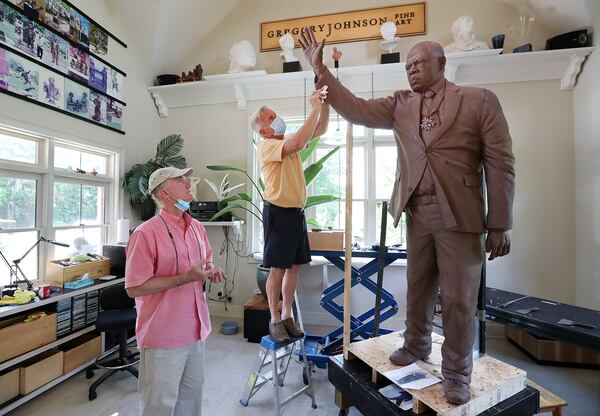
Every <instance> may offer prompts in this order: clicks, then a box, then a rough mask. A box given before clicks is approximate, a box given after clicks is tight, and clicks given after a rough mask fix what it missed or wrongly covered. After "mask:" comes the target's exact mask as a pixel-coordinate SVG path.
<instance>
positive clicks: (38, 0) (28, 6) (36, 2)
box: [16, 0, 45, 20]
mask: <svg viewBox="0 0 600 416" xmlns="http://www.w3.org/2000/svg"><path fill="white" fill-rule="evenodd" d="M16 4H17V6H19V7H20V8H21V9H23V13H25V16H27V17H28V18H30V19H31V20H42V16H43V14H44V4H45V0H17V3H16Z"/></svg>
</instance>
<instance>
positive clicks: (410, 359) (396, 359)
mask: <svg viewBox="0 0 600 416" xmlns="http://www.w3.org/2000/svg"><path fill="white" fill-rule="evenodd" d="M422 358H424V357H417V356H416V355H412V354H411V353H410V352H408V351H407V350H406V349H404V348H398V349H397V350H396V351H394V352H393V353H391V354H390V361H391V362H392V364H395V365H399V366H402V367H404V366H407V365H411V364H412V363H414V362H417V361H419V360H420V359H422Z"/></svg>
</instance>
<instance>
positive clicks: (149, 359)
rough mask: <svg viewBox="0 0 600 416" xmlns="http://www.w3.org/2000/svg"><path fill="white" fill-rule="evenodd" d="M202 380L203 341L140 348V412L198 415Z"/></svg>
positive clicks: (160, 415) (146, 414)
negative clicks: (174, 345)
mask: <svg viewBox="0 0 600 416" xmlns="http://www.w3.org/2000/svg"><path fill="white" fill-rule="evenodd" d="M203 383H204V341H198V342H194V343H192V344H190V345H186V346H184V347H181V348H175V349H162V348H143V349H141V355H140V374H139V392H140V396H141V398H140V400H141V401H140V416H200V415H201V414H202V386H203Z"/></svg>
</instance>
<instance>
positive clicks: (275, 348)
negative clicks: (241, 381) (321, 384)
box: [240, 335, 317, 416]
mask: <svg viewBox="0 0 600 416" xmlns="http://www.w3.org/2000/svg"><path fill="white" fill-rule="evenodd" d="M296 344H299V347H300V355H301V356H300V360H301V361H302V365H303V366H304V369H303V381H304V384H305V386H304V387H302V388H301V389H300V390H298V391H297V392H295V393H294V394H292V395H291V396H290V397H288V398H287V399H285V400H281V394H282V393H281V392H280V387H282V386H283V381H284V379H285V375H286V373H287V370H288V367H289V364H290V360H291V358H292V354H294V351H295V348H296ZM269 367H270V368H271V370H268V369H269ZM263 369H265V370H266V371H265V372H263ZM310 373H311V370H310V366H309V365H308V361H307V359H306V351H305V349H304V338H301V339H292V340H290V341H286V342H275V341H274V340H273V338H271V336H270V335H265V336H264V337H262V339H261V341H260V351H259V353H258V359H257V361H256V365H255V366H254V369H253V370H252V372H250V376H249V377H248V381H247V382H246V385H245V386H244V393H243V394H242V398H241V399H240V404H241V405H242V406H248V402H249V401H250V398H251V397H252V396H254V395H255V394H256V392H257V391H258V390H260V388H261V387H262V386H264V385H265V384H267V383H272V384H273V387H274V389H275V414H276V415H277V416H281V415H282V414H283V409H284V406H285V405H286V404H288V403H289V402H291V401H292V400H294V399H295V398H298V397H300V396H301V395H302V394H306V395H307V396H308V397H310V398H311V400H312V408H313V409H316V408H317V403H316V402H315V394H314V391H313V388H312V380H311V374H310Z"/></svg>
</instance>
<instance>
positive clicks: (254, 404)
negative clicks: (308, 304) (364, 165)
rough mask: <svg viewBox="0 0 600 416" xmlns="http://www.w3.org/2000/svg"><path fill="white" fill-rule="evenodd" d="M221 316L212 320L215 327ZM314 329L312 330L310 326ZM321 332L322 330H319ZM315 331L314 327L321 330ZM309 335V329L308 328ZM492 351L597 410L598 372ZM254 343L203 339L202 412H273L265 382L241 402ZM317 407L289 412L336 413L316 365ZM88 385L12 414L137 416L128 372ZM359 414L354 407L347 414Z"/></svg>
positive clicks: (581, 412) (583, 414) (216, 336)
mask: <svg viewBox="0 0 600 416" xmlns="http://www.w3.org/2000/svg"><path fill="white" fill-rule="evenodd" d="M219 323H220V320H219V318H215V325H214V326H215V327H216V328H218V327H219ZM309 329H312V328H309ZM319 329H320V332H321V333H322V332H324V331H323V330H322V328H319ZM319 329H314V331H319ZM310 332H311V333H312V332H313V331H310ZM488 352H489V354H490V355H492V356H494V357H496V358H498V359H501V360H503V361H506V362H508V363H510V364H513V365H515V366H517V367H520V368H523V369H525V370H526V371H527V372H528V376H529V378H530V379H532V380H534V381H535V382H537V383H538V384H540V385H542V386H544V387H546V388H547V389H549V390H550V391H552V392H554V393H555V394H557V395H559V396H561V397H562V398H564V399H566V400H567V401H568V402H569V406H568V407H567V408H566V409H565V411H564V413H563V414H565V415H576V416H595V415H598V414H599V413H598V412H599V409H600V371H598V370H588V369H576V368H568V367H555V366H540V365H537V364H535V363H534V362H533V361H532V360H531V359H530V358H529V357H528V356H527V355H526V354H525V353H523V352H522V351H521V350H519V349H518V348H517V347H515V346H514V345H512V344H511V343H510V342H509V341H507V340H506V339H505V338H503V337H498V338H489V339H488ZM257 353H258V344H252V343H248V342H246V341H245V340H244V339H243V337H242V335H241V333H238V334H237V335H231V336H227V335H222V334H220V333H218V332H216V331H215V332H214V333H213V334H212V335H211V336H210V338H209V339H208V341H207V348H206V382H205V386H204V408H203V409H204V410H203V414H204V415H205V416H228V415H244V416H266V415H271V414H274V413H273V400H272V397H273V392H272V388H271V386H265V387H264V388H263V389H262V390H261V391H259V392H258V393H257V394H256V395H255V396H254V397H253V398H252V399H251V400H250V403H249V406H248V407H242V406H241V405H240V404H239V399H240V395H241V394H242V391H243V388H244V384H245V382H246V380H247V378H248V375H249V373H250V370H251V368H252V367H253V365H254V362H255V360H256V358H257ZM313 381H314V387H315V392H316V400H317V405H318V408H317V409H314V410H313V409H311V406H310V399H309V398H308V397H306V396H305V397H301V398H298V399H296V400H294V401H292V402H291V403H290V404H289V405H288V406H287V409H286V412H285V414H287V415H337V414H338V408H337V407H336V406H335V404H334V398H333V396H334V389H333V387H332V385H331V384H329V381H328V380H327V372H326V370H320V369H317V371H316V372H315V373H314V375H313ZM89 384H90V381H89V380H86V378H85V374H84V373H80V374H78V375H76V376H74V377H73V378H71V379H69V380H68V381H66V382H64V383H62V384H60V385H58V386H56V387H54V388H53V389H50V390H49V391H48V392H46V393H44V394H42V395H41V396H39V397H37V398H35V399H33V400H32V401H30V402H29V403H27V404H25V405H23V406H21V407H20V408H19V409H17V410H15V411H13V412H12V413H10V416H82V415H84V416H135V415H137V409H138V402H137V391H136V390H137V381H136V380H135V379H134V378H133V377H132V376H131V375H129V374H128V373H124V372H123V373H120V374H117V375H115V376H113V377H112V378H111V379H109V380H108V381H106V382H105V383H104V384H103V385H102V386H101V387H100V388H99V389H98V398H97V399H96V400H94V401H93V402H90V401H88V394H87V389H88V386H89ZM302 386H303V384H302V368H301V366H300V365H299V364H297V363H295V362H292V363H290V368H289V370H288V374H287V377H286V386H285V387H284V389H285V391H287V392H288V394H289V393H290V392H293V391H295V390H297V389H299V388H300V387H302ZM359 414H360V413H359V412H358V411H356V409H352V410H351V411H350V415H353V416H356V415H359Z"/></svg>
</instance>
